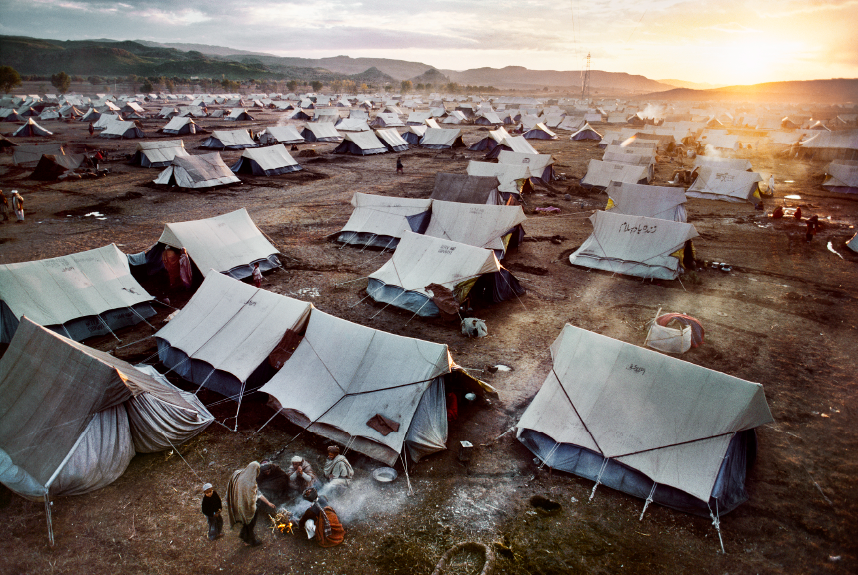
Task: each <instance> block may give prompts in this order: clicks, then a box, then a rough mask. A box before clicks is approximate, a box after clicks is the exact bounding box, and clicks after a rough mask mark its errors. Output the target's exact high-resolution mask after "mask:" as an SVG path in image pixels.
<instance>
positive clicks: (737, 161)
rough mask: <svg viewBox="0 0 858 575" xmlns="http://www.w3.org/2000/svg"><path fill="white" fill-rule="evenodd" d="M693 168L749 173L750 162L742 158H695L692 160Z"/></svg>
mask: <svg viewBox="0 0 858 575" xmlns="http://www.w3.org/2000/svg"><path fill="white" fill-rule="evenodd" d="M694 167H695V168H713V169H716V170H720V169H727V170H739V171H745V172H750V171H751V170H752V169H753V168H752V167H751V160H747V159H743V158H719V157H717V156H697V157H696V158H694Z"/></svg>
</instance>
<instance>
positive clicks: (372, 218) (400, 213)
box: [337, 192, 432, 249]
mask: <svg viewBox="0 0 858 575" xmlns="http://www.w3.org/2000/svg"><path fill="white" fill-rule="evenodd" d="M352 205H353V206H354V207H355V209H354V211H352V214H351V216H350V217H349V221H347V222H346V225H345V226H343V229H342V230H340V233H339V234H338V235H337V241H338V242H341V243H344V244H349V245H366V246H373V247H380V248H384V249H387V248H391V249H395V248H396V245H397V244H398V243H399V238H400V237H401V236H402V232H403V231H405V230H410V231H413V232H417V233H422V232H423V231H424V230H425V227H426V223H428V221H429V209H430V207H431V206H432V200H430V199H425V200H424V199H420V198H392V197H389V196H375V195H372V194H364V193H361V192H356V193H355V195H354V196H352Z"/></svg>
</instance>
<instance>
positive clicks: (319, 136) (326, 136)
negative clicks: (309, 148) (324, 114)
mask: <svg viewBox="0 0 858 575" xmlns="http://www.w3.org/2000/svg"><path fill="white" fill-rule="evenodd" d="M301 137H302V138H304V140H305V141H307V142H339V141H341V140H342V139H343V137H342V135H340V133H339V132H337V129H336V128H335V127H334V125H333V124H332V123H331V122H322V123H321V124H307V125H306V126H304V129H303V130H301Z"/></svg>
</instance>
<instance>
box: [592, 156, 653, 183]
mask: <svg viewBox="0 0 858 575" xmlns="http://www.w3.org/2000/svg"><path fill="white" fill-rule="evenodd" d="M651 180H652V165H647V166H636V165H634V164H624V163H622V162H605V161H602V160H590V163H589V164H588V165H587V173H586V174H584V177H583V178H581V185H582V186H584V187H585V188H596V189H605V188H607V187H608V184H610V183H611V182H628V183H630V184H646V183H648V182H650V181H651Z"/></svg>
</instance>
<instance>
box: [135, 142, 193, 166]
mask: <svg viewBox="0 0 858 575" xmlns="http://www.w3.org/2000/svg"><path fill="white" fill-rule="evenodd" d="M177 156H178V157H180V158H184V157H187V156H190V154H189V153H188V152H187V151H185V143H184V142H183V141H182V140H162V141H160V142H139V143H138V144H137V150H136V151H135V152H134V157H133V158H132V159H131V163H132V164H136V165H140V166H143V167H144V168H164V167H167V166H169V165H170V164H171V163H172V162H173V158H175V157H177Z"/></svg>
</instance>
